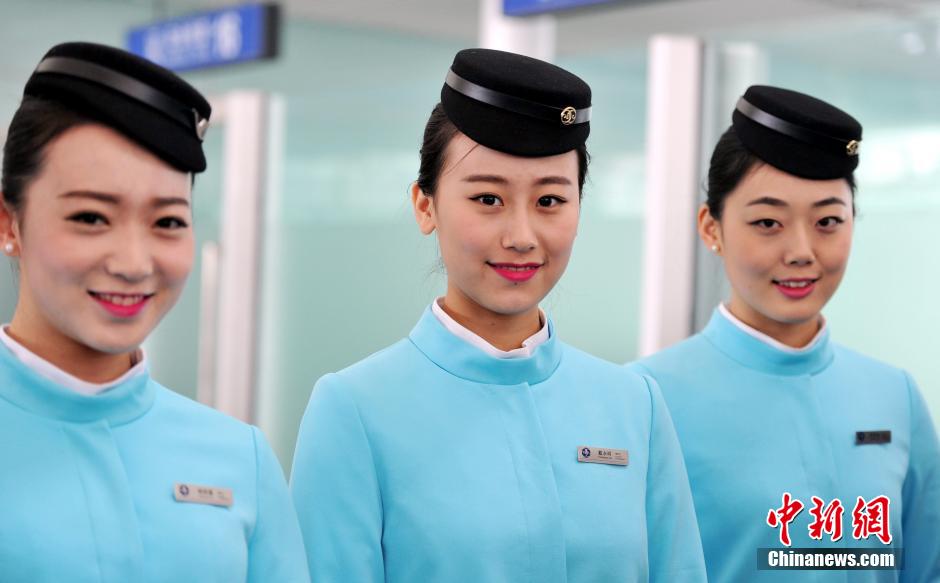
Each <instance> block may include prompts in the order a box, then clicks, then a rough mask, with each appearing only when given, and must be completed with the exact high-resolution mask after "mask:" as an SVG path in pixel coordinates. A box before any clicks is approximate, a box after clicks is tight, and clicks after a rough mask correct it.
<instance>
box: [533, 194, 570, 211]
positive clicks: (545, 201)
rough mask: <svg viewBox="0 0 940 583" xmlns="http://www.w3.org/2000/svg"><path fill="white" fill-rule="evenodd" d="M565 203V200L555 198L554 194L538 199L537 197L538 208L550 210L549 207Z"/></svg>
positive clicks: (558, 197)
mask: <svg viewBox="0 0 940 583" xmlns="http://www.w3.org/2000/svg"><path fill="white" fill-rule="evenodd" d="M566 202H568V201H566V200H565V199H563V198H561V197H560V196H556V195H554V194H549V195H545V196H540V197H539V202H538V205H539V206H540V207H544V208H550V207H553V206H558V205H561V204H564V203H566Z"/></svg>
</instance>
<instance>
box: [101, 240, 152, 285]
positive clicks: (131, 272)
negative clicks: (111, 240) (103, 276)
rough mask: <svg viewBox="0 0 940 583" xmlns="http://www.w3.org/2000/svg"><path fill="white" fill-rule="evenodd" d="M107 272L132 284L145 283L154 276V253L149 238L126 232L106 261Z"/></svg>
mask: <svg viewBox="0 0 940 583" xmlns="http://www.w3.org/2000/svg"><path fill="white" fill-rule="evenodd" d="M105 271H107V273H108V274H109V275H113V276H114V277H117V278H119V279H123V280H125V281H127V282H130V283H136V282H140V281H143V280H145V279H147V278H148V277H150V276H151V275H153V271H154V262H153V253H152V252H151V249H150V243H149V240H148V236H147V235H146V234H144V233H137V232H126V233H125V234H124V236H123V237H121V238H120V243H119V244H118V245H116V246H115V248H114V249H113V251H112V252H111V254H110V255H109V256H108V258H107V260H106V261H105Z"/></svg>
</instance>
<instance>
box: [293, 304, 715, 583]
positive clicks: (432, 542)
mask: <svg viewBox="0 0 940 583" xmlns="http://www.w3.org/2000/svg"><path fill="white" fill-rule="evenodd" d="M549 330H550V339H549V340H548V341H547V342H545V343H544V344H542V345H540V346H539V347H538V348H537V349H536V351H535V353H534V354H533V355H532V356H530V357H527V358H520V359H498V358H494V357H491V356H488V355H487V354H485V353H484V352H482V351H481V350H479V349H478V348H476V347H474V346H472V345H470V344H468V343H466V342H465V341H464V340H462V339H460V338H458V337H457V336H455V335H453V334H451V333H450V332H449V331H447V330H446V329H445V328H444V326H443V325H442V324H441V323H440V322H439V321H438V319H437V318H436V317H435V316H434V314H433V313H432V312H431V311H430V310H427V311H425V313H424V315H423V316H422V318H421V320H420V321H419V323H418V324H417V326H416V327H415V328H414V330H413V331H412V332H411V334H410V336H409V337H408V338H406V339H404V340H401V341H400V342H398V343H396V344H394V345H392V346H391V347H389V348H387V349H385V350H383V351H381V352H378V353H377V354H374V355H372V356H370V357H369V358H367V359H365V360H363V361H361V362H359V363H357V364H355V365H353V366H351V367H350V368H347V369H345V370H343V371H341V372H339V373H336V374H330V375H326V376H324V377H323V378H321V379H320V380H319V382H317V385H316V387H315V388H314V391H313V394H312V396H311V399H310V404H309V406H308V408H307V412H306V414H305V416H304V419H303V422H302V424H301V428H300V435H299V438H298V443H297V449H296V453H295V459H294V467H293V473H292V476H291V490H292V493H293V496H294V503H295V506H296V507H297V510H298V515H299V516H300V523H301V529H302V530H303V533H304V539H305V542H306V545H307V549H308V561H309V565H310V572H311V575H312V579H313V580H314V581H316V582H317V583H340V582H343V583H345V582H353V581H355V582H356V583H376V582H382V581H387V582H390V583H413V582H419V581H420V582H421V583H434V582H447V583H460V582H467V583H471V582H472V583H482V582H485V583H563V582H569V583H582V582H583V583H586V582H592V583H593V582H608V581H609V582H614V581H616V582H618V583H629V582H634V581H648V580H649V581H661V582H664V583H665V582H670V583H682V582H687V581H688V582H692V581H696V582H700V581H704V580H705V570H704V563H703V559H702V555H701V546H700V542H699V539H698V533H697V530H696V528H697V527H696V523H695V515H694V510H693V509H692V501H691V495H690V493H689V488H688V480H687V478H686V475H685V469H684V468H683V465H682V456H681V454H680V452H679V446H678V443H677V441H676V437H675V432H674V430H673V428H672V423H671V421H670V419H669V415H668V413H667V412H666V408H665V405H664V403H663V402H662V398H661V396H660V393H659V389H658V388H657V387H656V385H655V384H654V383H651V382H650V381H649V380H648V379H644V378H642V377H640V376H638V375H635V374H633V373H630V372H629V371H625V370H624V369H623V368H622V367H620V366H616V365H613V364H610V363H607V362H604V361H601V360H598V359H596V358H593V357H591V356H588V355H587V354H584V353H583V352H580V351H578V350H575V349H573V348H571V347H569V346H566V345H564V344H562V343H561V342H559V341H558V340H557V339H556V337H555V333H554V330H552V328H551V323H549ZM579 446H589V447H602V448H616V449H625V450H628V454H629V463H628V465H627V466H615V465H604V464H593V463H579V462H578V461H577V460H578V455H577V451H578V447H579Z"/></svg>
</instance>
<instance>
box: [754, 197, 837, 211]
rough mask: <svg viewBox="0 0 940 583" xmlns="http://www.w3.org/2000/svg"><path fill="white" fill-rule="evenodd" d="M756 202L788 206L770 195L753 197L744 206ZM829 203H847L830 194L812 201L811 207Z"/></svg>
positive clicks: (755, 203)
mask: <svg viewBox="0 0 940 583" xmlns="http://www.w3.org/2000/svg"><path fill="white" fill-rule="evenodd" d="M757 204H766V205H769V206H777V207H788V206H790V205H789V204H787V203H786V201H783V200H780V199H779V198H774V197H772V196H762V197H760V198H755V199H754V200H752V201H751V202H749V203H747V205H746V206H753V205H757ZM831 204H841V205H842V206H847V205H846V204H845V201H844V200H842V199H841V198H838V197H836V196H831V197H829V198H824V199H822V200H818V201H816V202H814V203H813V208H819V207H823V206H829V205H831Z"/></svg>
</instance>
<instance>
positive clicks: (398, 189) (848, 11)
mask: <svg viewBox="0 0 940 583" xmlns="http://www.w3.org/2000/svg"><path fill="white" fill-rule="evenodd" d="M221 5H222V3H220V2H214V1H209V0H206V1H202V2H200V1H195V0H193V1H182V0H180V1H178V0H154V1H144V0H0V37H2V39H3V46H4V49H3V50H2V51H0V122H2V123H0V126H2V129H0V137H2V136H3V134H4V132H5V128H6V126H7V124H8V122H9V118H10V116H11V115H12V113H13V111H14V110H15V108H16V106H17V103H18V101H19V98H20V95H21V92H22V87H23V84H24V83H25V81H26V79H27V77H28V76H29V74H30V72H31V71H32V69H33V68H34V67H35V65H36V63H38V61H39V59H40V58H41V57H42V55H43V53H44V52H45V50H47V49H48V48H49V47H50V46H52V45H53V44H55V43H58V42H62V41H67V40H92V41H96V42H103V43H108V44H113V45H116V46H124V45H125V42H126V41H125V37H126V34H127V32H128V31H129V30H130V29H131V28H133V27H135V26H138V25H141V24H145V23H147V22H150V21H153V20H158V19H162V18H167V17H174V16H176V15H182V14H186V13H189V12H192V11H198V10H205V9H213V8H218V7H219V6H221ZM281 6H282V14H281V16H282V18H281V25H280V26H281V29H280V32H281V38H280V48H279V54H278V56H277V57H276V58H274V59H271V60H265V61H259V62H255V63H245V64H239V65H234V66H230V67H218V68H214V69H207V70H200V71H191V72H186V73H184V77H185V78H186V79H187V80H188V81H190V82H191V83H193V84H194V85H195V86H196V87H197V88H199V89H200V90H202V91H203V92H205V93H207V94H209V95H210V96H221V95H225V94H229V93H231V92H233V91H241V90H254V91H262V92H265V94H266V95H269V96H271V97H272V103H275V104H276V107H274V108H273V110H274V111H276V112H277V121H276V123H275V128H276V129H277V131H276V132H273V133H272V135H275V136H276V138H275V139H274V141H272V142H271V143H270V144H269V145H270V146H271V147H270V148H269V152H268V153H267V155H268V156H269V158H270V164H269V167H270V173H271V174H272V175H276V176H277V180H276V181H273V180H269V181H268V182H267V183H266V185H267V186H266V190H265V192H264V193H263V197H262V201H263V202H262V208H260V209H259V212H260V213H261V216H262V217H263V220H262V227H261V230H260V233H261V238H260V243H259V253H260V261H259V263H258V265H259V269H260V271H259V274H258V278H257V280H258V286H259V289H258V291H259V295H258V298H257V302H256V317H257V322H258V325H257V327H256V334H255V338H254V342H253V345H254V347H255V350H256V365H255V366H254V368H253V369H252V370H253V373H252V375H253V379H251V382H252V385H253V386H254V393H253V397H252V398H253V399H254V403H253V407H252V414H251V418H250V420H251V421H253V422H255V423H257V424H258V425H259V426H260V427H261V428H262V429H263V430H264V431H265V432H266V433H267V435H268V437H269V439H270V440H271V442H272V444H273V446H274V448H275V450H276V452H277V453H278V456H279V457H280V459H281V461H282V463H283V464H284V466H285V468H288V467H289V464H290V459H291V455H292V451H293V446H294V440H295V438H296V429H297V426H298V423H299V421H300V417H301V415H302V414H303V410H304V407H305V405H306V402H307V399H308V397H309V395H310V391H311V389H312V387H313V384H314V382H315V381H316V379H317V378H319V377H320V376H321V375H323V374H325V373H327V372H330V371H335V370H339V369H341V368H343V367H345V366H347V365H349V364H351V363H353V362H355V361H357V360H359V359H361V358H363V357H364V356H366V355H368V354H370V353H372V352H374V351H376V350H379V349H381V348H382V347H384V346H386V345H389V344H391V343H393V342H395V341H397V340H399V339H400V338H402V337H404V336H405V335H406V334H407V333H408V331H409V330H410V329H411V327H412V326H413V325H414V323H415V321H416V320H417V318H418V317H419V315H420V313H421V311H422V310H423V309H424V308H425V307H426V306H427V305H428V304H429V303H430V302H431V300H432V299H433V298H435V297H437V296H438V295H440V294H441V293H442V289H443V284H444V274H443V271H442V268H441V266H440V263H439V258H438V255H437V249H436V242H435V240H434V238H433V237H424V236H422V235H421V234H420V233H419V232H418V229H417V228H416V226H415V224H414V219H413V217H412V213H411V207H410V202H409V196H408V189H409V186H410V183H411V182H412V181H413V180H414V179H415V177H416V173H417V168H418V147H419V144H420V139H421V134H422V129H423V125H424V122H425V121H426V119H427V116H428V114H429V112H430V111H431V108H432V107H433V106H434V104H435V103H436V102H437V100H438V96H439V92H440V87H441V84H442V81H443V77H444V73H445V72H446V71H447V68H448V66H449V65H450V62H451V59H452V58H453V55H454V53H455V52H456V51H457V50H459V49H461V48H465V47H469V46H477V45H478V44H479V21H480V12H481V9H480V6H479V2H478V1H477V0H410V1H400V2H381V1H379V0H329V1H326V0H324V1H317V0H286V1H284V2H282V3H281ZM552 18H553V19H554V35H555V38H554V47H555V48H554V53H555V54H554V59H555V61H556V62H557V63H558V64H560V65H562V66H564V67H566V68H569V69H571V70H572V71H574V72H576V73H577V74H578V75H580V76H582V77H583V78H584V79H586V80H587V81H588V82H589V83H590V85H591V86H592V88H593V95H594V97H593V105H594V111H593V119H592V133H591V138H590V141H589V143H588V145H589V148H590V150H591V152H592V158H593V159H592V164H591V169H590V178H589V182H588V184H587V187H586V190H585V196H584V202H583V210H582V219H581V221H582V222H581V226H580V229H579V235H578V239H577V244H576V246H575V252H574V256H573V258H572V261H571V264H570V266H569V268H568V271H567V273H566V275H565V276H564V278H563V279H562V281H561V283H560V284H559V285H558V286H557V288H556V289H555V290H554V291H553V292H552V294H551V295H550V296H549V298H547V300H546V301H545V302H544V304H543V307H544V308H545V309H546V310H547V311H548V312H549V313H550V314H551V316H552V317H553V319H554V321H555V324H556V327H557V329H558V330H559V331H560V332H561V334H562V337H563V338H564V339H565V340H566V341H567V342H568V343H570V344H573V345H575V346H577V347H579V348H582V349H584V350H587V351H588V352H591V353H594V354H596V355H598V356H600V357H602V358H605V359H608V360H611V361H614V362H627V361H629V360H632V359H633V358H635V357H636V356H637V352H638V341H637V338H638V328H639V326H640V311H641V301H640V299H641V298H640V295H641V294H640V281H639V279H640V277H641V271H642V269H641V267H642V265H641V263H642V257H643V253H642V245H643V229H644V172H645V144H646V141H645V140H646V135H647V126H646V123H647V122H646V120H647V115H646V114H647V111H648V104H647V75H648V65H647V62H648V56H649V55H648V53H649V49H648V46H649V44H648V43H649V40H650V37H651V35H653V34H656V33H671V34H676V35H689V36H694V37H697V38H700V39H702V41H703V42H704V44H705V46H706V47H707V50H708V54H709V55H711V56H710V57H709V58H710V61H709V62H710V63H712V64H713V67H712V70H711V71H710V75H711V82H712V83H717V84H720V85H722V86H723V87H725V90H726V92H730V93H735V92H736V93H737V94H738V95H739V94H740V93H742V92H743V91H744V89H745V88H746V86H747V85H748V84H750V83H752V82H762V83H769V84H774V85H780V86H783V87H788V88H792V89H796V90H800V91H805V92H808V93H811V94H814V95H817V96H819V97H821V98H823V99H826V100H828V101H831V102H833V103H835V104H837V105H838V106H840V107H842V108H843V109H846V110H847V111H849V112H851V113H853V114H854V115H855V116H856V117H857V118H858V119H859V120H860V121H861V122H862V123H863V125H864V128H865V134H864V149H863V153H862V162H861V166H860V169H859V171H858V173H857V178H858V184H859V190H858V194H857V206H858V218H857V224H856V232H855V240H854V247H853V252H852V260H851V263H850V267H849V270H848V273H847V275H846V278H845V280H844V282H843V284H842V287H841V289H840V290H839V292H838V293H837V295H836V296H835V298H834V299H833V300H832V302H831V303H830V304H829V305H828V306H827V307H826V309H825V312H824V313H825V315H826V317H827V319H828V322H829V325H830V326H831V331H832V336H833V338H834V339H835V340H836V341H838V342H841V343H843V344H845V345H847V346H849V347H851V348H854V349H857V350H859V351H862V352H864V353H866V354H869V355H872V356H874V357H876V358H879V359H881V360H884V361H887V362H890V363H892V364H895V365H897V366H900V367H904V368H906V369H908V370H909V371H911V372H912V374H913V376H914V377H915V378H916V379H917V381H918V383H919V384H920V386H921V388H922V390H923V391H924V393H925V395H926V397H927V400H928V403H929V404H930V406H931V410H932V412H933V414H934V418H935V419H936V420H937V422H938V423H940V342H938V340H937V332H938V330H940V302H938V299H937V298H938V297H940V296H938V290H940V259H938V257H937V256H938V253H940V238H938V230H937V225H938V224H940V2H936V1H934V2H927V1H907V0H885V1H868V0H766V1H764V0H663V1H652V0H646V1H642V0H641V1H637V0H633V1H629V0H624V1H620V2H609V3H606V4H605V5H603V6H596V7H592V8H589V9H580V10H573V11H567V12H560V13H557V14H554V15H553V16H552ZM712 106H713V107H714V108H715V111H714V112H711V115H710V116H706V117H708V119H712V120H716V121H714V122H713V123H715V124H717V125H718V126H724V125H726V124H727V123H729V122H730V111H731V110H730V108H729V107H728V106H727V104H726V103H721V104H720V106H719V105H718V104H712ZM225 132H226V129H225V127H224V124H223V127H221V128H219V129H218V131H216V130H215V129H213V130H210V133H209V135H208V136H207V138H206V142H205V146H206V150H207V153H208V159H209V170H208V171H207V172H206V173H205V174H204V175H200V176H199V177H198V178H197V179H196V183H195V190H194V217H195V228H196V234H197V240H198V241H199V243H200V247H201V246H202V244H203V243H207V242H211V241H214V240H217V239H218V238H219V236H220V231H221V230H222V225H221V224H220V222H221V212H220V208H221V201H220V196H221V194H220V193H221V192H222V188H223V185H222V182H223V180H224V175H223V168H222V159H223V156H224V155H225V149H226V147H231V146H227V145H226V144H224V139H225ZM712 143H713V142H712ZM693 225H694V217H692V216H690V217H688V220H687V221H685V222H682V221H678V224H676V225H675V229H677V230H679V229H692V228H693ZM202 258H203V255H201V254H199V253H197V261H196V265H195V269H194V272H193V275H192V276H191V278H190V281H189V283H188V286H187V289H186V291H185V292H184V295H183V297H182V298H181V300H180V302H179V304H178V305H177V306H176V307H175V308H174V310H173V311H172V312H171V313H170V314H169V315H168V316H167V318H166V319H165V320H164V322H163V323H162V324H161V325H160V327H159V328H158V330H157V331H156V332H155V333H154V334H153V336H152V337H151V338H150V339H148V341H147V343H146V344H145V347H146V349H147V351H148V358H149V359H150V361H151V368H152V370H153V372H154V375H155V377H156V378H157V380H159V381H161V382H163V383H164V384H166V385H167V386H169V387H171V388H173V389H175V390H178V391H180V392H182V393H184V394H186V395H189V396H192V397H195V396H196V394H197V389H196V384H197V376H198V370H197V369H198V366H199V362H198V361H199V341H200V340H199V339H200V333H199V326H200V322H202V321H204V320H205V318H204V315H203V314H201V312H200V310H201V309H202V308H204V306H205V301H206V300H205V295H206V294H204V293H203V291H204V290H203V289H202V286H203V284H204V282H205V281H206V280H205V278H204V277H201V274H202V273H203V271H204V270H203V266H202V264H201V262H202V261H203V259H202ZM696 293H699V292H696ZM700 293H701V294H702V295H703V297H704V296H707V297H712V296H708V294H706V292H705V291H704V290H702V291H701V292H700ZM15 302H16V275H15V270H14V269H13V268H12V266H11V267H10V268H6V267H5V268H4V269H3V270H2V273H0V318H2V320H3V321H9V318H10V316H11V314H12V310H13V308H14V306H15ZM700 303H701V302H700ZM705 307H706V308H707V311H710V310H711V308H713V307H714V302H712V303H711V305H708V306H705ZM703 311H704V310H700V311H699V313H698V314H697V315H696V326H698V327H700V326H701V324H702V322H703V321H704V318H705V317H707V313H706V314H705V316H703V315H702V313H703ZM832 414H833V415H838V411H833V412H832Z"/></svg>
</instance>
